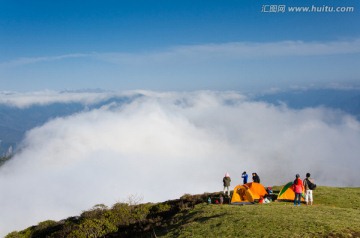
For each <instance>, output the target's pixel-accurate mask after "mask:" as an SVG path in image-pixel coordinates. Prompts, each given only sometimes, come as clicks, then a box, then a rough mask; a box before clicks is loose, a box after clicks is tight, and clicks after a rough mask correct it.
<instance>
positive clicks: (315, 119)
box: [0, 91, 360, 235]
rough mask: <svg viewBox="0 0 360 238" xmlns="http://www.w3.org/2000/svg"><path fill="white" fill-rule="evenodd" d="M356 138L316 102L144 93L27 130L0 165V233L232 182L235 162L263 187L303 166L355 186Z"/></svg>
mask: <svg viewBox="0 0 360 238" xmlns="http://www.w3.org/2000/svg"><path fill="white" fill-rule="evenodd" d="M359 143H360V124H359V122H358V121H356V120H355V119H354V118H353V117H351V116H348V115H344V114H342V113H340V112H335V111H331V110H327V109H324V108H313V109H311V108H309V109H305V110H291V109H289V108H287V107H286V106H280V107H275V106H272V105H269V104H266V103H262V102H253V101H249V100H248V99H247V98H246V97H244V96H242V95H240V94H237V93H233V92H210V91H203V92H193V93H171V92H169V93H155V92H146V93H145V92H144V96H143V97H138V98H135V99H134V100H132V101H131V102H129V103H127V104H125V105H124V104H121V105H120V104H117V103H110V104H108V105H107V106H103V107H102V108H100V109H95V110H91V111H87V112H83V113H78V114H76V115H72V116H69V117H64V118H57V119H54V120H52V121H49V122H48V123H46V124H45V125H43V126H41V127H38V128H34V129H32V130H31V131H29V132H28V133H27V136H26V138H25V140H24V141H23V147H22V150H21V151H20V152H19V153H18V154H17V155H16V156H15V157H14V158H13V159H12V160H11V161H10V162H9V163H7V164H5V165H4V166H3V167H1V168H0V191H1V196H0V210H1V214H2V215H1V217H0V224H2V228H1V232H0V235H4V234H6V233H7V232H10V231H12V230H14V229H23V228H25V227H27V226H30V225H33V224H36V223H37V222H39V221H42V220H46V219H54V220H57V219H62V218H66V217H68V216H71V215H76V214H79V213H80V212H81V211H82V210H85V209H89V208H90V207H92V206H93V205H95V204H97V203H105V204H107V205H111V204H113V203H115V202H117V201H119V200H124V199H126V198H127V197H128V196H129V195H134V194H135V195H138V196H141V197H143V199H144V202H147V201H163V200H166V199H171V198H178V197H179V196H181V195H183V194H184V193H203V192H212V191H219V190H222V182H221V180H222V177H223V175H224V174H225V173H226V172H229V173H230V175H231V176H232V187H234V186H235V185H236V184H238V183H241V178H240V176H241V173H242V172H243V171H244V170H246V171H248V172H249V173H251V172H257V173H258V174H259V175H260V177H261V182H262V183H263V184H264V185H265V186H272V185H281V184H285V183H286V182H288V181H290V180H292V179H293V177H294V175H295V174H296V173H299V174H301V175H302V176H304V175H305V173H306V172H310V173H312V174H313V177H314V178H315V180H316V182H317V183H318V184H319V185H332V186H359V185H360V178H359V177H358V176H357V173H358V171H357V170H358V168H359V166H360V162H359V158H358V155H359V154H360V148H359V146H358V145H359ZM3 227H6V228H5V229H4V228H3Z"/></svg>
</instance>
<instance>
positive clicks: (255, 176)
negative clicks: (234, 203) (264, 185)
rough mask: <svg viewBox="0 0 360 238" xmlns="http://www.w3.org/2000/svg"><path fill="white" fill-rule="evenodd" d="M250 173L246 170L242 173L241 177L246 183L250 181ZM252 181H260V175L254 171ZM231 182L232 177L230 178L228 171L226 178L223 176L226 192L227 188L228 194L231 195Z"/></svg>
mask: <svg viewBox="0 0 360 238" xmlns="http://www.w3.org/2000/svg"><path fill="white" fill-rule="evenodd" d="M248 177H249V176H248V174H247V173H246V171H244V172H243V173H242V174H241V178H242V179H243V183H244V184H246V183H248ZM252 181H253V182H255V183H260V177H259V175H258V174H257V173H252ZM230 182H231V178H230V174H229V173H226V174H225V176H224V178H223V183H224V194H226V193H225V190H227V195H228V196H230Z"/></svg>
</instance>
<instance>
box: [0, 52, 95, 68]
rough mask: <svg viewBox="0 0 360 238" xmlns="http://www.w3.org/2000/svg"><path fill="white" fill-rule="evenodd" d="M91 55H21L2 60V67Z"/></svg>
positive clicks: (0, 63) (0, 65)
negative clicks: (16, 57) (12, 58)
mask: <svg viewBox="0 0 360 238" xmlns="http://www.w3.org/2000/svg"><path fill="white" fill-rule="evenodd" d="M89 56H90V54H66V55H57V56H41V57H21V58H18V59H14V60H10V61H5V62H0V68H12V67H18V66H23V65H29V64H36V63H43V62H51V61H61V60H66V59H75V58H84V57H89Z"/></svg>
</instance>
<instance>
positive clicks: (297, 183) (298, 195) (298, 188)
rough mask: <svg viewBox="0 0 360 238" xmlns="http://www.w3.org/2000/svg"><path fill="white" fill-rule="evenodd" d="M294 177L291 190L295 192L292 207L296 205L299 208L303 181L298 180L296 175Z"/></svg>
mask: <svg viewBox="0 0 360 238" xmlns="http://www.w3.org/2000/svg"><path fill="white" fill-rule="evenodd" d="M295 177H296V178H295V180H294V183H293V190H294V192H295V198H294V206H296V205H298V206H300V202H301V194H302V192H303V181H302V180H301V179H300V175H299V174H296V176H295Z"/></svg>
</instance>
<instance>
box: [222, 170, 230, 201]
mask: <svg viewBox="0 0 360 238" xmlns="http://www.w3.org/2000/svg"><path fill="white" fill-rule="evenodd" d="M230 182H231V178H230V174H229V173H226V174H225V176H224V178H223V183H224V194H225V189H227V194H228V196H230Z"/></svg>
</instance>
